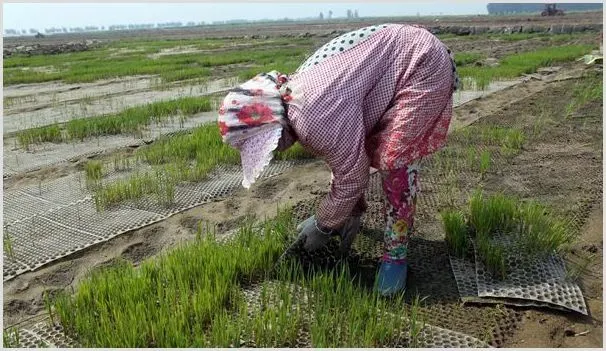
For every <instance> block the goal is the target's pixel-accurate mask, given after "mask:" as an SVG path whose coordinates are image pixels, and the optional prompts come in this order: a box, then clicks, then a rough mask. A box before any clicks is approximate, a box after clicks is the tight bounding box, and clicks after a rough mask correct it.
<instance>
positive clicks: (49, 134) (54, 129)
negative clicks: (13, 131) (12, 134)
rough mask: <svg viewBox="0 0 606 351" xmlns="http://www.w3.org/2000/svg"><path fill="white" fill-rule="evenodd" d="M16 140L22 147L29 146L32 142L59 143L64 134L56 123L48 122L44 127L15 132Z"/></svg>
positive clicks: (62, 139)
mask: <svg viewBox="0 0 606 351" xmlns="http://www.w3.org/2000/svg"><path fill="white" fill-rule="evenodd" d="M16 136H17V141H18V142H19V145H21V146H22V147H25V148H27V147H29V146H30V145H32V144H40V143H46V142H50V143H60V142H63V141H64V140H65V139H64V136H63V133H62V131H61V127H60V126H59V124H58V123H54V124H50V125H47V126H44V127H37V128H31V129H27V130H22V131H19V132H18V133H17V135H16Z"/></svg>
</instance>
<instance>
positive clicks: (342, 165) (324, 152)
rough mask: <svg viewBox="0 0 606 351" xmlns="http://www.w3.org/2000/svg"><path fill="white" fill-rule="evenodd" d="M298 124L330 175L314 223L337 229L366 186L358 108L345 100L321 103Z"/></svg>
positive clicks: (366, 165)
mask: <svg viewBox="0 0 606 351" xmlns="http://www.w3.org/2000/svg"><path fill="white" fill-rule="evenodd" d="M320 105H322V106H317V107H316V108H312V109H311V111H307V112H308V113H309V114H308V113H306V115H308V116H313V117H311V118H309V119H306V120H305V122H300V123H297V124H299V125H301V124H304V126H299V128H298V131H299V134H300V135H299V137H300V139H301V142H302V143H303V144H304V145H305V146H307V147H310V148H312V149H313V150H314V151H315V152H316V153H317V154H319V155H320V156H321V157H322V158H324V160H325V161H326V162H327V163H328V166H329V167H330V169H331V171H332V173H333V175H334V180H333V182H332V186H331V190H330V193H329V194H328V195H327V196H326V198H325V199H324V200H323V201H322V203H321V204H320V206H319V207H318V209H317V211H316V219H317V221H318V224H319V225H320V226H322V227H324V228H330V229H339V228H340V227H341V226H342V225H343V223H344V222H345V221H346V220H347V218H348V217H349V216H350V215H351V213H352V210H353V209H354V207H355V206H356V204H357V203H358V201H359V200H360V198H361V197H363V196H364V193H365V191H366V188H367V186H368V178H369V169H370V160H369V158H368V155H367V154H366V149H365V145H364V140H365V130H364V123H363V120H362V109H361V107H360V106H359V104H355V103H351V102H349V101H343V100H339V101H333V102H332V103H322V104H320Z"/></svg>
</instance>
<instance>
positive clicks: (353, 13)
mask: <svg viewBox="0 0 606 351" xmlns="http://www.w3.org/2000/svg"><path fill="white" fill-rule="evenodd" d="M318 18H319V19H320V20H324V18H325V17H324V13H322V12H320V15H319V17H316V18H300V19H292V18H287V17H285V18H281V19H261V20H254V21H251V20H245V19H233V20H227V21H213V22H211V23H209V24H210V25H225V24H247V23H264V22H295V21H307V20H317V19H318ZM327 18H328V19H333V12H332V10H331V11H328V15H327ZM345 18H347V19H356V18H359V15H358V10H347V12H346V17H345ZM203 25H206V23H205V22H194V21H189V22H187V23H185V24H184V23H182V22H165V23H144V24H114V25H111V26H107V27H105V26H84V27H70V28H67V27H51V28H45V29H44V30H43V33H45V34H61V33H86V32H98V31H118V30H138V29H154V28H180V27H195V26H203ZM37 33H42V32H41V31H40V30H38V29H35V28H30V29H29V30H26V29H5V30H4V34H5V35H27V34H31V35H35V34H37Z"/></svg>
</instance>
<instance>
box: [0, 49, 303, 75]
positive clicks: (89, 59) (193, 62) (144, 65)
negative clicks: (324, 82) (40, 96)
mask: <svg viewBox="0 0 606 351" xmlns="http://www.w3.org/2000/svg"><path fill="white" fill-rule="evenodd" d="M250 42H251V43H255V42H259V43H260V44H259V45H256V46H255V47H252V48H251V47H246V48H243V49H237V48H233V50H231V49H230V50H228V51H224V52H211V53H194V54H192V53H189V54H188V53H184V54H174V55H164V56H160V57H157V58H152V57H149V56H148V55H150V54H152V53H157V52H159V51H160V50H161V49H163V48H168V47H176V46H181V45H190V44H187V41H185V42H174V41H172V42H170V43H167V44H161V43H153V42H152V43H147V44H145V43H142V45H144V46H143V50H142V51H140V52H135V53H125V54H121V55H118V56H112V55H111V53H112V52H111V51H110V50H109V49H108V48H103V49H96V50H92V51H86V52H79V53H70V54H58V55H51V56H32V57H23V56H17V57H10V58H8V59H6V60H5V65H4V84H5V85H11V84H22V83H36V82H46V81H53V80H62V81H64V82H66V83H82V82H93V81H97V80H101V79H110V78H117V77H124V76H135V75H156V74H157V75H160V78H161V79H162V81H163V82H172V81H178V80H185V79H191V78H200V77H207V76H209V75H211V74H212V70H211V68H212V67H217V66H225V65H231V64H237V63H256V64H260V65H267V64H269V63H271V62H274V63H279V62H283V61H287V60H293V59H294V58H295V57H298V58H302V57H304V56H305V53H306V52H307V51H308V50H311V48H312V46H311V42H310V41H309V40H299V39H291V40H290V43H291V44H294V45H302V47H298V46H295V47H286V48H284V47H281V46H284V45H283V44H284V43H285V42H284V41H276V42H275V43H273V42H268V41H265V42H263V41H258V40H252V41H250ZM262 43H265V44H264V45H262ZM145 45H147V46H145ZM224 45H225V42H214V45H213V48H220V47H221V46H224ZM39 66H53V67H54V68H56V69H57V70H58V72H53V73H41V72H35V71H32V70H23V69H22V68H24V67H39Z"/></svg>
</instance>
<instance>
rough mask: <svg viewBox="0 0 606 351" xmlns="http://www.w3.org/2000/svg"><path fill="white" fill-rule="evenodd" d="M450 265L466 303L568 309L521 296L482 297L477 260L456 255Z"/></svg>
mask: <svg viewBox="0 0 606 351" xmlns="http://www.w3.org/2000/svg"><path fill="white" fill-rule="evenodd" d="M449 259H450V266H451V267H452V272H453V274H454V276H455V279H456V281H457V288H458V291H459V295H460V298H461V301H463V302H465V303H478V304H494V305H497V304H504V305H510V306H519V307H540V308H551V309H556V310H561V311H568V310H567V309H566V308H563V307H561V306H558V305H554V304H551V303H544V302H541V301H531V300H524V299H519V298H509V297H503V298H499V297H495V298H491V297H487V296H485V297H480V296H479V295H478V283H477V277H476V271H475V260H474V261H473V262H471V261H469V260H465V259H462V258H459V257H456V256H452V255H451V256H450V257H449Z"/></svg>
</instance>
